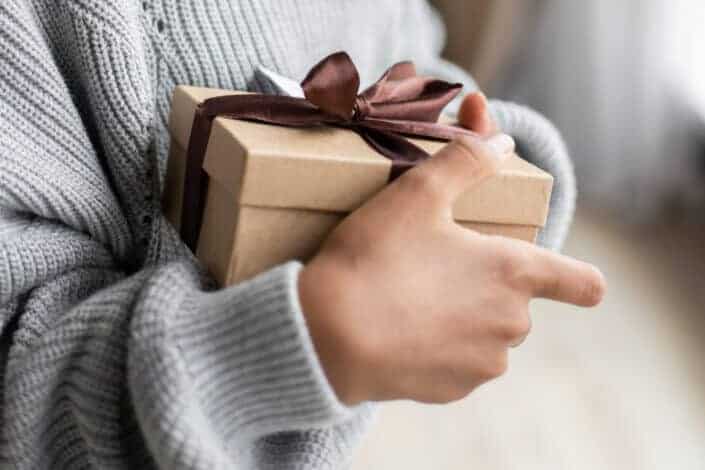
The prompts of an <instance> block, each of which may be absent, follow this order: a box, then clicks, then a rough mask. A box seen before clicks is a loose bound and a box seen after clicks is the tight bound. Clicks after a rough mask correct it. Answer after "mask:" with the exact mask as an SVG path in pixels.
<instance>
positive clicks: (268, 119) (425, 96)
mask: <svg viewBox="0 0 705 470" xmlns="http://www.w3.org/2000/svg"><path fill="white" fill-rule="evenodd" d="M301 87H302V88H303V91H304V96H305V98H295V97H290V96H272V95H226V96H220V97H216V98H210V99H207V100H205V101H204V102H203V103H201V104H200V105H199V106H198V108H197V110H196V113H195V115H194V120H193V125H192V128H191V137H190V139H189V144H188V148H187V150H186V158H187V162H186V175H185V177H184V192H183V200H182V205H181V207H182V212H181V238H182V239H183V240H184V242H185V243H186V245H187V246H188V247H189V248H191V250H194V251H195V249H196V245H197V243H198V235H199V232H200V228H201V221H202V216H203V215H202V214H203V209H204V206H205V198H206V190H207V185H208V178H207V175H205V172H204V171H203V161H204V158H205V153H206V147H207V144H208V139H209V136H210V131H211V127H212V123H213V119H215V118H216V117H218V116H223V117H227V118H230V119H246V120H251V121H257V122H263V123H269V124H279V125H284V126H295V127H311V126H319V125H335V126H341V127H345V128H348V129H350V130H353V131H354V132H357V134H359V135H360V136H361V137H362V138H363V139H364V140H365V142H367V143H368V144H369V145H370V146H371V147H372V148H373V149H375V150H376V151H377V152H378V153H380V154H381V155H383V156H384V157H386V158H389V159H390V160H391V162H392V169H391V172H390V176H389V179H390V181H391V180H393V179H394V178H396V177H398V176H399V175H401V174H402V173H403V172H404V171H406V170H407V169H409V168H411V167H412V166H413V165H415V164H416V163H417V162H419V161H422V160H423V159H425V158H428V157H429V155H428V154H427V153H426V152H425V151H424V150H423V149H421V148H420V147H418V146H417V145H415V144H413V143H412V142H410V141H409V140H407V139H406V138H405V137H404V136H416V137H426V138H431V139H438V140H451V139H453V138H455V137H458V136H460V135H468V134H470V135H473V133H472V132H470V131H468V130H465V129H462V128H460V127H456V126H449V125H444V124H438V122H437V121H438V118H439V116H440V114H441V112H442V110H443V108H444V107H445V106H446V105H447V104H448V103H449V102H450V101H451V100H452V99H453V98H455V97H456V96H457V95H458V93H460V90H461V88H462V85H461V84H459V83H448V82H445V81H442V80H436V79H432V78H428V77H420V76H418V75H417V74H416V69H415V67H414V64H413V63H411V62H399V63H397V64H395V65H393V66H392V67H390V68H389V69H388V70H387V71H386V72H385V73H384V74H383V75H382V77H380V79H379V80H378V81H377V82H376V83H374V84H373V85H372V86H370V87H369V88H367V89H366V90H365V91H363V92H362V93H360V94H358V92H359V87H360V75H359V73H358V71H357V68H356V67H355V64H353V62H352V60H351V59H350V56H349V55H348V54H347V53H345V52H336V53H334V54H331V55H330V56H328V57H326V58H325V59H323V60H322V61H321V62H319V63H318V64H316V66H315V67H313V68H312V69H311V71H310V72H309V73H308V75H307V76H306V78H305V79H304V80H303V82H302V83H301Z"/></svg>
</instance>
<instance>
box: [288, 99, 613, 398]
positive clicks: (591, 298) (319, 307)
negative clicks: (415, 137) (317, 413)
mask: <svg viewBox="0 0 705 470" xmlns="http://www.w3.org/2000/svg"><path fill="white" fill-rule="evenodd" d="M472 99H473V98H470V100H472ZM480 100H481V101H482V102H483V103H484V98H480ZM466 102H467V100H466ZM461 115H462V113H461ZM468 127H470V126H468ZM493 132H494V129H490V130H489V131H488V132H483V133H485V134H486V133H493ZM513 150H514V145H513V141H512V140H511V138H510V137H508V136H506V135H503V134H496V135H494V136H493V137H491V138H489V139H486V140H485V139H480V138H478V139H469V138H463V139H462V140H458V141H455V142H452V143H450V144H449V145H448V146H446V147H445V148H444V149H442V150H441V151H440V152H439V153H438V154H436V155H435V156H434V157H433V158H432V159H430V160H428V161H427V162H424V163H423V164H421V165H419V166H418V167H416V168H414V169H412V170H410V171H408V172H407V173H405V174H404V175H403V176H402V177H400V178H399V179H397V180H396V181H395V182H394V183H392V184H390V185H388V186H387V187H386V188H385V189H384V190H382V191H381V192H380V193H379V194H378V195H377V196H375V197H374V198H372V199H371V200H370V201H368V202H367V203H366V204H365V205H363V206H362V207H361V208H360V209H358V210H357V211H355V212H354V213H352V214H351V215H350V216H349V217H348V218H346V219H345V220H344V221H343V222H342V223H341V224H340V225H339V226H338V227H337V228H336V229H335V230H334V232H333V233H332V234H331V236H330V237H329V239H328V240H327V242H326V243H325V244H324V246H323V247H322V249H321V251H320V252H319V253H318V254H317V255H316V256H315V257H314V258H313V259H312V260H311V261H310V262H309V263H308V265H307V266H306V267H305V268H304V269H303V270H302V272H301V275H300V278H299V294H300V299H301V304H302V308H303V310H304V312H305V315H306V318H307V322H308V326H309V330H310V332H311V336H312V338H313V342H314V345H315V347H316V350H317V353H318V356H319V358H320V361H321V363H322V365H323V368H324V370H325V372H326V375H327V377H328V379H329V381H330V383H331V385H332V386H333V388H334V389H335V391H336V393H337V395H338V397H339V399H340V400H341V401H343V402H344V403H347V404H356V403H359V402H361V401H366V400H391V399H412V400H418V401H422V402H433V403H443V402H448V401H453V400H457V399H460V398H462V397H464V396H465V395H467V394H468V393H469V392H471V391H472V390H473V389H474V388H475V387H477V386H478V385H480V384H482V383H484V382H486V381H488V380H490V379H492V378H495V377H498V376H499V375H501V374H502V373H503V372H504V371H505V370H506V368H507V352H508V348H509V347H510V346H513V345H516V344H518V343H520V342H521V341H522V340H523V339H524V337H525V336H526V335H527V334H528V332H529V328H530V319H529V311H528V305H529V301H530V300H531V299H532V298H534V297H545V298H550V299H554V300H557V301H561V302H567V303H572V304H576V305H582V306H593V305H596V304H597V303H599V302H600V300H601V299H602V296H603V293H604V290H605V281H604V278H603V277H602V275H601V274H600V272H599V271H598V270H597V269H596V268H594V267H593V266H591V265H588V264H586V263H583V262H580V261H576V260H573V259H571V258H567V257H565V256H561V255H558V254H555V253H553V252H550V251H547V250H545V249H542V248H539V247H536V246H534V245H532V244H530V243H525V242H521V241H517V240H511V239H508V238H503V237H495V236H486V235H481V234H479V233H476V232H473V231H471V230H468V229H465V228H463V227H461V226H459V225H457V224H456V223H455V222H454V220H453V217H452V213H451V208H452V205H453V202H454V201H455V199H456V198H457V197H458V196H459V195H460V194H461V193H463V192H464V191H465V190H467V189H469V188H470V187H472V186H474V185H477V184H479V183H480V182H482V181H483V180H484V179H486V178H487V177H488V176H490V175H492V174H493V173H494V172H495V171H496V170H497V167H498V165H499V163H500V162H501V161H502V159H504V158H506V157H507V156H508V155H509V154H510V153H511V152H512V151H513Z"/></svg>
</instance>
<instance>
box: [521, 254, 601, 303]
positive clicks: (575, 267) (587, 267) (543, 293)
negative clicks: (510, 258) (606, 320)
mask: <svg viewBox="0 0 705 470" xmlns="http://www.w3.org/2000/svg"><path fill="white" fill-rule="evenodd" d="M531 264H532V268H531V271H532V273H531V275H530V276H529V277H530V279H531V285H532V293H533V296H534V297H540V298H545V299H551V300H556V301H558V302H564V303H569V304H573V305H579V306H581V307H593V306H595V305H597V304H599V303H600V302H601V301H602V298H603V297H604V295H605V291H606V289H607V283H606V281H605V277H604V276H603V274H602V272H600V270H599V269H597V268H596V267H595V266H593V265H592V264H589V263H585V262H583V261H579V260H576V259H574V258H570V257H568V256H563V255H560V254H558V253H554V252H552V251H549V250H546V249H544V248H538V247H537V248H536V255H535V257H534V260H533V262H532V263H531Z"/></svg>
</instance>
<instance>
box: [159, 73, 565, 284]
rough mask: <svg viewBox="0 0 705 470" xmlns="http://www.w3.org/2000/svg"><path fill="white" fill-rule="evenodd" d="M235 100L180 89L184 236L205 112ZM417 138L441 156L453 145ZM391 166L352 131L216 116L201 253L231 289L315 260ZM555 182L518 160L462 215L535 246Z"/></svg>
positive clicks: (178, 184)
mask: <svg viewBox="0 0 705 470" xmlns="http://www.w3.org/2000/svg"><path fill="white" fill-rule="evenodd" d="M235 93H236V92H233V91H232V90H217V89H209V88H198V87H189V86H178V87H176V89H175V91H174V95H173V100H172V110H171V115H170V120H169V127H170V132H171V137H172V140H171V149H170V156H169V163H168V170H167V177H166V184H165V192H164V209H165V213H166V215H167V218H168V219H169V220H170V221H171V223H172V224H173V225H174V226H175V227H176V228H177V230H178V229H179V227H180V218H181V205H182V198H183V182H184V174H185V167H186V150H185V149H186V148H187V147H188V142H189V138H190V133H191V126H192V124H193V117H194V113H195V110H196V107H197V105H198V104H199V103H200V102H202V101H203V100H205V99H207V98H210V97H215V96H222V95H232V94H235ZM410 140H411V141H412V142H414V143H415V144H417V145H418V146H420V147H421V148H423V149H424V150H426V151H427V152H429V153H431V154H433V153H434V152H436V151H437V150H438V149H440V148H441V147H442V146H443V145H445V143H444V142H438V141H434V140H426V139H410ZM391 166H392V164H391V161H390V160H389V159H387V158H385V157H384V156H382V155H380V154H379V153H377V152H376V151H375V150H374V149H373V148H372V147H370V146H369V145H368V144H367V143H366V142H365V141H364V140H363V139H361V138H360V136H359V135H357V134H356V133H355V132H352V131H350V130H347V129H343V128H338V127H332V126H319V127H315V128H305V129H302V128H294V127H286V126H278V125H271V124H262V123H256V122H251V121H244V120H234V119H229V118H225V117H219V118H216V119H215V121H214V122H213V127H212V130H211V134H210V140H209V141H208V147H207V151H206V155H205V160H204V164H203V168H204V170H205V172H206V173H207V175H208V190H207V196H206V203H205V208H204V213H203V218H202V225H201V228H200V236H199V239H198V244H197V248H196V250H195V251H196V255H197V257H198V259H199V260H200V261H201V262H202V263H203V264H204V265H205V266H206V267H207V269H208V270H209V271H210V273H211V275H213V276H214V278H215V279H216V280H217V281H218V282H219V283H220V285H222V286H225V285H228V284H233V283H237V282H240V281H242V280H245V279H248V278H251V277H252V276H254V275H256V274H258V273H260V272H262V271H265V270H266V269H268V268H271V267H273V266H276V265H277V264H280V263H282V262H285V261H287V260H291V259H298V260H302V261H306V260H307V259H309V258H310V257H311V256H313V255H314V254H315V253H316V251H317V250H318V248H319V247H320V246H321V244H322V243H323V241H324V240H325V238H326V236H327V235H328V234H329V233H330V232H331V230H332V229H333V228H334V227H335V226H336V225H337V224H338V223H339V222H340V221H341V219H343V218H344V217H345V216H346V215H347V214H349V213H350V212H351V211H354V210H355V209H356V208H358V207H359V206H360V205H362V204H363V203H364V202H365V201H367V200H368V199H369V198H371V197H372V196H374V195H375V194H376V193H377V192H378V191H380V190H381V189H382V188H383V187H384V186H385V185H386V184H389V183H388V182H389V176H390V170H391ZM552 184H553V178H552V177H551V175H549V174H548V173H546V172H544V171H542V170H540V169H538V168H537V167H535V166H533V165H531V164H530V163H528V162H526V161H524V160H522V159H521V158H519V157H518V156H517V155H513V156H512V157H511V158H509V159H508V160H507V161H506V162H505V163H504V164H503V166H502V167H501V169H500V171H499V172H498V173H497V174H496V175H494V176H492V177H490V178H489V179H487V180H485V181H484V182H483V183H481V184H480V185H479V186H477V187H474V188H472V189H470V190H468V191H467V192H466V193H464V194H463V195H462V196H461V197H460V198H459V199H458V200H457V202H456V204H455V206H454V207H453V216H454V218H455V220H456V221H457V222H458V224H460V225H462V226H463V227H467V228H468V229H472V230H476V231H478V232H481V233H484V234H492V235H501V236H506V237H512V238H517V239H521V240H526V241H530V242H533V241H535V240H536V236H537V234H538V232H539V230H540V229H541V227H543V225H544V224H545V222H546V217H547V214H548V206H549V200H550V196H551V187H552ZM418 216H419V217H425V216H426V215H425V214H424V213H423V212H421V211H419V214H418ZM380 230H384V227H380Z"/></svg>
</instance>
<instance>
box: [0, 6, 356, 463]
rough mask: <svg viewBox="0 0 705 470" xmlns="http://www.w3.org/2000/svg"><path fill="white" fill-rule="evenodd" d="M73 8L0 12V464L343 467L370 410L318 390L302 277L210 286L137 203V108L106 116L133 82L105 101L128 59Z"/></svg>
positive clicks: (324, 387)
mask: <svg viewBox="0 0 705 470" xmlns="http://www.w3.org/2000/svg"><path fill="white" fill-rule="evenodd" d="M47 5H54V3H48V4H47ZM85 5H87V4H85ZM85 5H84V4H83V3H81V2H76V3H75V4H73V3H71V4H66V5H63V4H62V7H61V8H58V7H57V8H49V7H47V9H46V10H43V9H42V8H41V6H40V5H39V4H37V5H35V6H32V4H31V3H30V2H27V1H24V0H7V1H5V2H2V4H0V31H1V32H0V51H2V52H1V53H0V97H1V98H0V209H1V210H0V467H2V468H17V469H50V468H51V469H62V468H65V469H73V468H115V469H128V468H147V469H149V468H169V469H180V468H184V469H185V468H189V469H213V468H223V469H224V468H229V469H232V468H236V469H237V468H253V467H254V468H262V467H265V468H266V467H267V466H269V467H270V468H272V467H273V468H339V467H341V466H343V465H344V463H345V461H346V460H347V459H348V458H349V456H350V449H351V447H352V446H353V444H354V443H355V442H356V439H357V438H358V437H359V435H360V432H361V430H362V429H363V427H364V423H365V422H366V420H367V417H368V415H369V412H368V407H367V406H360V407H357V408H354V409H351V408H348V407H346V406H344V405H343V404H341V403H340V402H339V401H338V400H337V398H336V396H335V394H334V393H333V391H332V389H331V388H330V386H329V384H328V383H327V381H326V379H325V376H324V374H323V372H322V369H321V366H320V364H319V362H318V359H317V357H316V355H315V354H314V351H313V347H312V343H311V340H310V338H309V336H308V332H307V329H306V325H305V320H304V316H303V315H302V312H301V308H300V306H299V303H298V298H297V295H296V293H297V287H296V286H297V278H298V272H299V269H300V265H299V264H297V263H295V262H292V263H289V264H285V265H283V266H280V267H278V268H275V269H273V270H271V271H269V272H266V273H264V274H262V275H261V276H259V277H258V278H256V279H253V280H251V281H249V282H246V283H243V284H241V285H238V286H233V287H229V288H226V289H222V290H219V291H213V290H212V288H211V286H210V283H209V281H208V280H207V279H206V278H205V277H204V276H203V274H202V272H201V271H200V270H199V268H198V265H197V264H196V262H195V261H194V259H193V257H192V256H190V255H189V254H188V253H187V252H186V251H185V249H184V247H183V245H182V244H181V243H180V242H179V240H178V237H177V236H176V234H175V233H174V230H173V229H172V228H171V227H170V226H169V225H168V224H167V223H166V221H165V220H164V218H163V217H162V216H161V215H160V214H159V212H158V205H156V204H155V203H154V200H153V199H151V200H150V199H149V198H147V197H146V196H148V194H147V189H148V188H149V185H148V184H143V183H144V181H143V180H144V178H143V175H144V171H143V169H144V168H145V167H147V166H148V165H147V164H145V161H147V160H149V155H148V153H147V151H146V149H147V148H148V140H149V129H147V128H144V127H143V124H144V123H143V122H142V117H141V114H139V113H137V112H134V111H135V110H138V111H140V112H142V111H141V108H139V106H138V105H144V104H145V103H147V102H148V99H144V97H139V96H136V97H135V102H136V105H135V106H131V107H126V108H125V109H127V111H128V113H127V115H126V116H124V120H123V121H118V120H115V119H112V120H111V116H112V114H111V113H114V112H115V110H116V109H117V106H121V105H124V103H122V100H124V99H126V98H125V96H127V98H130V99H132V95H129V93H133V90H134V89H136V88H137V84H135V87H130V88H129V90H126V91H125V92H124V94H123V93H122V90H119V89H117V88H116V89H112V88H109V87H110V86H111V85H113V84H112V83H110V82H109V80H110V79H111V78H110V75H109V74H108V73H107V72H108V71H109V69H108V66H109V65H110V64H111V63H112V62H111V61H116V63H122V62H121V58H122V56H121V54H122V53H123V51H122V50H120V49H119V48H117V47H113V44H116V43H117V42H116V41H113V42H112V43H109V42H107V41H104V40H102V39H104V38H103V37H102V36H101V35H105V34H110V33H109V31H107V30H105V29H101V28H96V27H93V25H92V23H90V22H91V21H92V20H91V18H90V17H86V16H84V15H90V14H91V12H90V9H88V10H87V11H85V12H83V11H78V12H74V11H71V8H76V9H79V8H83V7H85ZM64 7H65V8H64ZM66 12H70V14H69V13H66ZM62 15H65V17H64V16H62ZM88 26H91V27H88ZM72 38H74V39H75V38H78V39H76V40H75V41H72ZM62 41H66V44H69V45H71V46H72V47H73V49H71V50H70V52H71V53H75V54H76V55H75V56H70V55H68V53H67V51H69V49H67V48H65V47H64V46H66V44H62ZM136 53H137V52H135V54H136ZM92 58H94V59H95V60H96V63H97V64H98V65H97V66H95V67H97V68H94V69H91V70H88V69H86V68H82V67H88V65H87V64H88V63H89V62H88V60H89V59H92ZM101 67H104V68H101ZM129 76H130V77H132V78H134V79H135V80H137V79H138V78H139V77H138V76H137V75H136V74H130V75H129ZM67 77H71V78H70V79H69V78H67ZM116 86H117V85H116ZM101 93H102V94H101ZM128 104H132V103H128ZM130 112H134V114H130ZM118 138H119V139H121V141H125V142H129V143H130V145H128V146H118V145H116V142H117V141H118ZM140 185H141V186H140ZM145 188H147V189H145ZM126 197H131V200H132V201H133V203H132V204H126V203H125V198H126ZM143 201H146V202H144V203H143ZM138 203H140V204H144V205H145V207H147V206H151V207H153V208H154V210H153V211H152V212H151V213H150V215H149V217H147V216H146V215H143V214H140V213H138V212H137V207H138ZM135 221H139V223H143V222H144V225H143V226H141V227H140V228H139V230H137V229H135V223H136V222H135ZM150 227H153V228H150ZM136 234H139V236H136ZM144 234H151V235H150V238H149V240H148V242H149V247H150V250H151V251H153V252H158V255H155V256H153V257H151V260H152V261H151V262H149V261H148V262H146V263H145V262H144V261H143V260H144V259H145V257H143V256H141V255H137V254H136V253H137V251H138V249H137V248H136V246H137V245H139V243H140V241H141V240H140V238H141V237H142V236H145V235H144ZM139 265H142V267H141V268H140V267H137V266H139Z"/></svg>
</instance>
